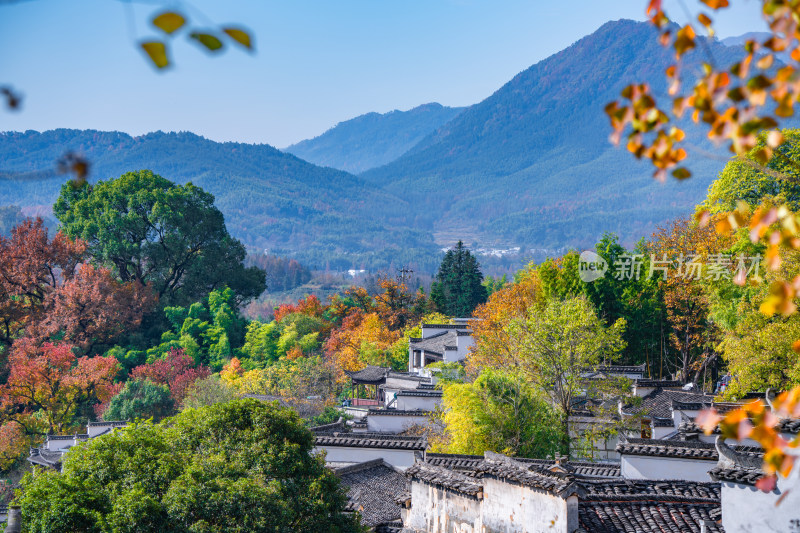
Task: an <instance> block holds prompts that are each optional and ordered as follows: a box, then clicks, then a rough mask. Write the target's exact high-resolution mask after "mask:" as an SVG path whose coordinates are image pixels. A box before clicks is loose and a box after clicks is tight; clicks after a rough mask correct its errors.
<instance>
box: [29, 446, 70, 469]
mask: <svg viewBox="0 0 800 533" xmlns="http://www.w3.org/2000/svg"><path fill="white" fill-rule="evenodd" d="M63 455H64V453H63V452H60V451H50V450H44V449H40V448H31V452H30V455H29V456H28V461H29V462H30V463H31V464H35V465H39V466H44V467H46V468H54V469H56V470H60V469H61V457H62V456H63Z"/></svg>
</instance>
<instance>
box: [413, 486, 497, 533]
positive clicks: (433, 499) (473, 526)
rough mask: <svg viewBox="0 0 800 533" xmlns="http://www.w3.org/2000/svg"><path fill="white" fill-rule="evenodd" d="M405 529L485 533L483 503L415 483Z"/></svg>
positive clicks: (449, 532)
mask: <svg viewBox="0 0 800 533" xmlns="http://www.w3.org/2000/svg"><path fill="white" fill-rule="evenodd" d="M404 525H405V526H406V527H409V528H411V529H414V530H416V531H426V532H428V533H484V532H485V531H487V530H486V529H484V528H483V525H482V523H481V502H480V501H479V500H477V499H474V498H469V497H467V496H464V495H462V494H459V493H456V492H446V491H444V490H442V489H438V488H436V487H433V486H430V485H428V484H425V483H419V482H412V484H411V509H410V510H409V512H408V515H407V520H406V521H405V522H404Z"/></svg>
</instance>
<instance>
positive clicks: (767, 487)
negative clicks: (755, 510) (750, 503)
mask: <svg viewBox="0 0 800 533" xmlns="http://www.w3.org/2000/svg"><path fill="white" fill-rule="evenodd" d="M777 484H778V478H777V476H776V475H775V474H772V475H771V476H764V477H762V478H761V479H759V480H758V481H756V488H757V489H758V490H760V491H761V492H772V491H773V490H775V487H776V486H777Z"/></svg>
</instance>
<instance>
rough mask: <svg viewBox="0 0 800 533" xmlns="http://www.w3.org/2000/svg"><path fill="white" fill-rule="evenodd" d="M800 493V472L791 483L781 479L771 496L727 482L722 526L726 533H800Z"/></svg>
mask: <svg viewBox="0 0 800 533" xmlns="http://www.w3.org/2000/svg"><path fill="white" fill-rule="evenodd" d="M795 470H797V469H795ZM789 489H792V490H789ZM799 489H800V486H798V482H797V475H796V472H793V473H792V474H791V475H790V476H789V478H788V479H779V480H778V488H777V490H776V491H773V492H769V493H764V492H761V491H760V490H758V489H756V488H755V487H749V486H747V485H738V484H734V483H728V482H723V483H722V526H723V527H724V528H725V533H754V532H761V531H769V532H775V533H797V532H798V531H800V490H799ZM787 492H788V494H786V497H785V498H784V500H783V501H782V502H781V503H780V504H779V505H777V506H776V505H775V504H776V503H777V501H778V498H780V497H781V496H782V495H783V494H785V493H787Z"/></svg>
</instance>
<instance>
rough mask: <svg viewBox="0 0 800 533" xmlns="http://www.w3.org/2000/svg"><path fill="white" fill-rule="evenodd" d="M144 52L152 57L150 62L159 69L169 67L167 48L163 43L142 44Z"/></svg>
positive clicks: (150, 42)
mask: <svg viewBox="0 0 800 533" xmlns="http://www.w3.org/2000/svg"><path fill="white" fill-rule="evenodd" d="M141 47H142V50H144V51H145V53H146V54H147V55H148V56H149V57H150V61H152V62H153V64H154V65H155V66H156V67H158V68H164V67H167V66H169V58H168V57H167V46H166V45H165V44H164V43H162V42H161V41H148V42H145V43H142V44H141Z"/></svg>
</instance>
